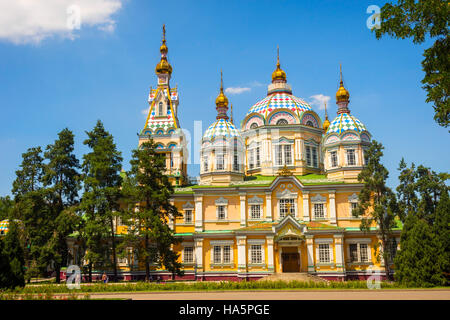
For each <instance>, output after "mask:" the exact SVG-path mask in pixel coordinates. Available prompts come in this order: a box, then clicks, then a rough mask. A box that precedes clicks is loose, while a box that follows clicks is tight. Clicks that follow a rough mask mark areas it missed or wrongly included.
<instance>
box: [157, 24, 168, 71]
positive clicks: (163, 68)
mask: <svg viewBox="0 0 450 320" xmlns="http://www.w3.org/2000/svg"><path fill="white" fill-rule="evenodd" d="M168 51H169V49H168V48H167V45H166V25H165V24H163V36H162V44H161V47H159V52H161V61H159V63H158V64H157V65H156V68H155V72H156V74H168V75H169V77H170V75H171V74H172V66H171V65H170V63H169V62H168V61H167V52H168Z"/></svg>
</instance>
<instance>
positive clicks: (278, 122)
mask: <svg viewBox="0 0 450 320" xmlns="http://www.w3.org/2000/svg"><path fill="white" fill-rule="evenodd" d="M286 124H289V123H288V122H287V120H286V119H280V120H278V121H277V126H280V125H281V126H282V125H286Z"/></svg>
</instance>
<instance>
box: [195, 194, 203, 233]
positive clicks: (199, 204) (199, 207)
mask: <svg viewBox="0 0 450 320" xmlns="http://www.w3.org/2000/svg"><path fill="white" fill-rule="evenodd" d="M194 201H195V232H202V231H203V195H200V194H199V195H196V196H195V199H194Z"/></svg>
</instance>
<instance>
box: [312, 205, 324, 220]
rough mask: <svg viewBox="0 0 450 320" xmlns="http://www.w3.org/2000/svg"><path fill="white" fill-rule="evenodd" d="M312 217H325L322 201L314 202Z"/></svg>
mask: <svg viewBox="0 0 450 320" xmlns="http://www.w3.org/2000/svg"><path fill="white" fill-rule="evenodd" d="M314 217H315V218H316V219H325V210H324V206H323V203H314Z"/></svg>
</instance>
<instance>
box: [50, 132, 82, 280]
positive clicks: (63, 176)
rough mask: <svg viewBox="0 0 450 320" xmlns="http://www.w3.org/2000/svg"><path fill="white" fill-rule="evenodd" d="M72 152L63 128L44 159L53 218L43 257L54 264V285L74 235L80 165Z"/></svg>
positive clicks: (68, 134)
mask: <svg viewBox="0 0 450 320" xmlns="http://www.w3.org/2000/svg"><path fill="white" fill-rule="evenodd" d="M73 152H74V135H73V133H72V132H71V131H70V130H69V129H67V128H65V129H63V130H62V131H61V132H59V133H58V139H57V140H56V141H55V143H54V144H51V145H48V146H47V148H46V152H45V153H44V157H45V159H46V160H48V163H47V164H45V165H44V167H43V169H44V170H43V176H42V181H43V185H44V187H46V189H47V190H46V191H47V195H48V201H49V204H50V210H51V215H52V221H51V229H52V238H51V239H50V241H48V242H47V245H46V256H47V259H48V260H52V261H53V262H54V269H55V272H56V283H59V282H60V270H61V267H62V266H64V264H65V262H66V261H67V258H68V249H67V236H68V235H69V234H70V233H72V232H73V230H74V228H75V225H76V224H77V222H78V217H77V215H76V214H75V212H74V210H73V208H74V206H75V205H76V204H77V202H78V199H77V198H78V190H79V189H80V178H79V173H78V171H77V170H78V169H79V168H80V164H79V161H78V159H77V158H76V156H75V154H74V153H73Z"/></svg>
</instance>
